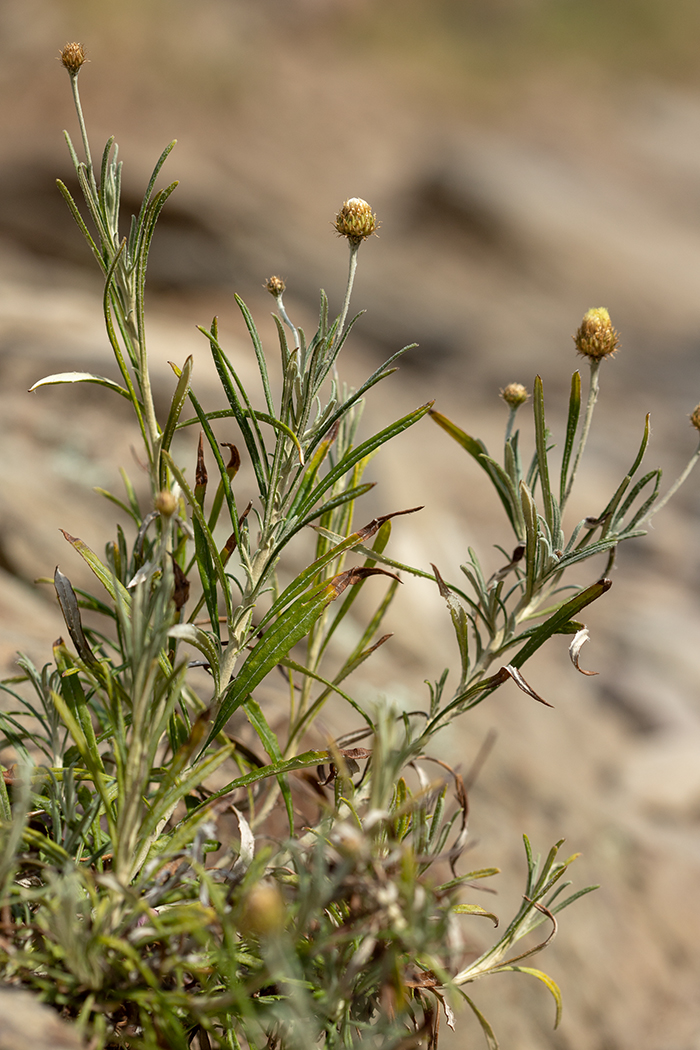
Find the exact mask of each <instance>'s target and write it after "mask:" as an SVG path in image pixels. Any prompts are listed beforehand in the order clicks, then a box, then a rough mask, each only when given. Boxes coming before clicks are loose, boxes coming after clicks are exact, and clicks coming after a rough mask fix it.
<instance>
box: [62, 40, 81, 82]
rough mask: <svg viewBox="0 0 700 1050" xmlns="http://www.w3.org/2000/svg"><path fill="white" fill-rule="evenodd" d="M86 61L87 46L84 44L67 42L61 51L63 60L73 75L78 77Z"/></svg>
mask: <svg viewBox="0 0 700 1050" xmlns="http://www.w3.org/2000/svg"><path fill="white" fill-rule="evenodd" d="M84 61H85V48H84V47H83V45H82V44H78V43H76V42H73V43H72V44H66V46H65V47H64V48H63V50H62V51H61V62H63V65H64V66H65V67H66V69H67V70H68V72H69V73H70V75H71V76H72V77H77V75H78V72H79V71H80V67H81V66H82V64H83V62H84Z"/></svg>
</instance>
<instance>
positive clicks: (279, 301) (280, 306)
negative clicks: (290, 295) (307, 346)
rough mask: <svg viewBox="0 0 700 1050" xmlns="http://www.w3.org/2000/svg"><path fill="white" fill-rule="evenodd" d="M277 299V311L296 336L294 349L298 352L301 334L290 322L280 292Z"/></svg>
mask: <svg viewBox="0 0 700 1050" xmlns="http://www.w3.org/2000/svg"><path fill="white" fill-rule="evenodd" d="M275 298H276V299H277V309H278V310H279V312H280V317H281V318H282V320H283V321H284V323H285V324H286V326H287V328H288V329H289V330H290V332H291V333H292V335H293V336H294V347H295V349H296V350H298V349H299V333H298V332H297V330H296V326H295V325H294V324H292V322H291V321H290V320H289V315H288V314H287V311H286V310H285V308H284V302H283V300H282V293H281V292H280V294H279V295H277V296H276V297H275ZM299 367H300V369H302V366H301V365H300V366H299Z"/></svg>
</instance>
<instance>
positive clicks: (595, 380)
mask: <svg viewBox="0 0 700 1050" xmlns="http://www.w3.org/2000/svg"><path fill="white" fill-rule="evenodd" d="M601 360H602V358H599V359H598V360H597V361H596V360H595V358H591V359H590V361H591V385H590V387H589V390H588V404H587V405H586V417H585V419H584V421H583V430H582V431H581V437H580V438H579V443H578V449H577V450H576V458H575V460H574V465H573V467H572V468H571V474H570V476H569V482H568V484H567V486H566V492H565V494H564V498H563V500H562V501H561V507H560V508H559V509H560V510H562V511H563V509H564V504H565V503H566V501H567V500H568V498H569V496H570V495H571V490H572V488H573V486H574V480H575V478H576V471H577V470H578V465H579V463H580V462H581V456H582V455H583V450H584V449H585V447H586V442H587V440H588V431H589V430H590V429H591V420H592V419H593V409H594V408H595V403H596V401H597V400H598V391H599V389H600V381H599V377H598V372H599V370H600V362H601Z"/></svg>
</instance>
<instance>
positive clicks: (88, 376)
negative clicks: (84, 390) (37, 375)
mask: <svg viewBox="0 0 700 1050" xmlns="http://www.w3.org/2000/svg"><path fill="white" fill-rule="evenodd" d="M63 383H96V384H97V385H98V386H103V387H105V388H106V389H107V390H114V391H115V392H116V393H117V394H121V396H122V397H125V398H126V399H127V401H131V394H130V393H129V391H128V390H125V389H124V387H123V386H120V385H119V383H115V382H114V380H113V379H106V378H105V377H104V376H97V375H94V374H93V373H92V372H56V373H55V374H54V375H50V376H46V377H45V378H44V379H40V380H39V381H38V382H37V383H34V385H33V386H30V388H29V393H30V394H31V393H32V392H33V391H34V390H38V389H39V387H41V386H60V385H61V384H63Z"/></svg>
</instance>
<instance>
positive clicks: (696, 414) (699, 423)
mask: <svg viewBox="0 0 700 1050" xmlns="http://www.w3.org/2000/svg"><path fill="white" fill-rule="evenodd" d="M690 423H691V426H694V427H695V429H696V430H700V405H696V406H695V408H694V409H693V411H692V412H691V413H690Z"/></svg>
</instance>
